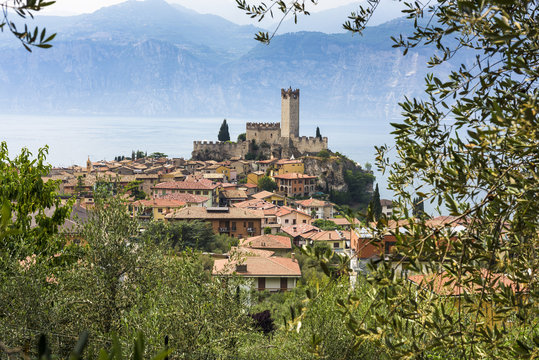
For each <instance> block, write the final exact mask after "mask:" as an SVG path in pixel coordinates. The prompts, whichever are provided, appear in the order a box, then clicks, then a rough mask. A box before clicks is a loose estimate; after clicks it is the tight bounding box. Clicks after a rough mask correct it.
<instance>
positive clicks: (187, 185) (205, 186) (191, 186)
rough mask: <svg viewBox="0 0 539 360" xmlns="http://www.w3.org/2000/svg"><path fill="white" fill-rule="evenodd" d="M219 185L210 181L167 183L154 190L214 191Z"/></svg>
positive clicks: (157, 186) (156, 186) (158, 185)
mask: <svg viewBox="0 0 539 360" xmlns="http://www.w3.org/2000/svg"><path fill="white" fill-rule="evenodd" d="M216 187H217V184H215V183H213V182H212V181H209V180H199V181H167V182H163V183H160V184H157V185H155V186H154V189H182V190H213V189H215V188H216Z"/></svg>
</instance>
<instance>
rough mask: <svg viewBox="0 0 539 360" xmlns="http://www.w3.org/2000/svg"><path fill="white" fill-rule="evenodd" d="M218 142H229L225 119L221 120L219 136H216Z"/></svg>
mask: <svg viewBox="0 0 539 360" xmlns="http://www.w3.org/2000/svg"><path fill="white" fill-rule="evenodd" d="M217 139H218V140H219V141H230V134H229V133H228V124H227V123H226V119H224V120H223V123H222V124H221V128H220V129H219V135H217Z"/></svg>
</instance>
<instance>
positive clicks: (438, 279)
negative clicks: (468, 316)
mask: <svg viewBox="0 0 539 360" xmlns="http://www.w3.org/2000/svg"><path fill="white" fill-rule="evenodd" d="M480 277H481V278H482V280H485V281H486V280H487V278H489V277H490V279H489V284H488V285H489V286H490V287H499V286H501V284H503V285H505V286H507V287H511V288H512V290H513V291H515V292H517V291H524V289H525V288H524V287H519V286H518V284H517V283H515V282H514V281H512V280H511V279H509V278H508V277H507V276H506V275H504V274H497V273H491V272H489V271H488V270H487V269H481V275H480ZM473 278H474V277H473V276H472V274H470V273H468V274H466V273H465V274H464V275H463V276H462V280H463V285H462V286H461V285H456V281H455V278H454V277H452V276H450V275H448V273H447V272H445V271H444V272H443V273H441V274H421V275H411V276H409V277H408V280H410V281H411V282H413V283H414V284H416V285H418V286H420V287H422V288H424V289H427V290H430V291H432V292H434V293H436V294H438V295H446V296H460V295H463V294H469V293H474V292H479V291H481V290H482V286H481V285H479V284H477V283H476V282H474V281H473V280H472V279H473ZM475 278H477V276H475Z"/></svg>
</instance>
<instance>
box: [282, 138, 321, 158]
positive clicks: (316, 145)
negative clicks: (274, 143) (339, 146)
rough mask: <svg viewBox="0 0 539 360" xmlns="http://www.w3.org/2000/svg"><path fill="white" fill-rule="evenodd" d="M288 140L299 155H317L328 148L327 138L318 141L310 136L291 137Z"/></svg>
mask: <svg viewBox="0 0 539 360" xmlns="http://www.w3.org/2000/svg"><path fill="white" fill-rule="evenodd" d="M290 140H291V143H292V146H293V147H294V148H295V150H296V151H297V152H299V153H300V154H301V155H308V154H318V153H319V152H320V151H322V150H327V148H328V138H327V137H324V138H322V139H320V138H317V137H312V136H309V137H308V136H300V137H292V138H291V139H290Z"/></svg>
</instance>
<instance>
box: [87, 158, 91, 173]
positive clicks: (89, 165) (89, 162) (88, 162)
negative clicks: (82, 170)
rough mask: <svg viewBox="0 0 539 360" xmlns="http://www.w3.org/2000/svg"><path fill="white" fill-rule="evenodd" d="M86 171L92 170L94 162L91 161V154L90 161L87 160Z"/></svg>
mask: <svg viewBox="0 0 539 360" xmlns="http://www.w3.org/2000/svg"><path fill="white" fill-rule="evenodd" d="M86 172H87V173H88V174H89V173H91V172H92V162H91V161H90V155H88V161H86Z"/></svg>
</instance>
